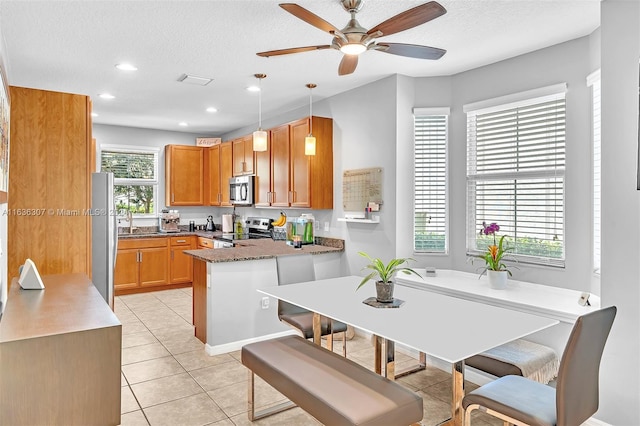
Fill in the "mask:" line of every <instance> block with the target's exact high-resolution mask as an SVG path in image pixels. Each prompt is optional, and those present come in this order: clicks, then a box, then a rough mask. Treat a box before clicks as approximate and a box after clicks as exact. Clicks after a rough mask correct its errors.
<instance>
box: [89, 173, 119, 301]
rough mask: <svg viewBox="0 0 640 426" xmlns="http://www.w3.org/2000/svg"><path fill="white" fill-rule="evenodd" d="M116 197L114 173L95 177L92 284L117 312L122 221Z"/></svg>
mask: <svg viewBox="0 0 640 426" xmlns="http://www.w3.org/2000/svg"><path fill="white" fill-rule="evenodd" d="M116 213H117V212H116V204H115V200H114V195H113V173H93V174H92V176H91V250H92V251H91V258H92V266H91V269H92V271H93V272H92V277H91V279H92V281H93V284H94V285H95V286H96V288H97V289H98V291H99V292H100V294H101V295H102V297H104V300H106V302H107V303H108V304H109V306H110V307H111V309H113V292H114V289H113V278H114V274H115V267H116V253H117V250H118V217H117V214H116Z"/></svg>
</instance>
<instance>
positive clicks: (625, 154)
mask: <svg viewBox="0 0 640 426" xmlns="http://www.w3.org/2000/svg"><path fill="white" fill-rule="evenodd" d="M601 29H602V34H601V43H602V46H601V59H602V73H601V82H602V284H601V286H602V302H603V305H605V306H609V305H616V306H617V307H618V316H617V318H616V320H615V323H614V325H613V330H612V331H611V335H610V337H609V341H608V342H607V346H606V347H605V352H604V356H603V359H602V367H601V375H600V377H601V388H600V395H601V398H600V402H601V408H600V410H599V411H598V414H597V416H596V417H597V418H599V419H602V420H605V421H607V422H608V423H610V424H614V425H638V424H640V377H639V376H640V369H639V368H638V367H639V364H640V350H639V346H640V314H639V309H638V307H639V305H640V262H638V259H640V199H639V197H640V193H639V192H638V191H637V190H636V176H637V175H636V173H637V167H638V164H637V155H638V142H639V141H638V60H639V59H640V3H639V2H637V1H630V0H628V1H621V0H616V1H612V0H605V1H603V2H602V3H601Z"/></svg>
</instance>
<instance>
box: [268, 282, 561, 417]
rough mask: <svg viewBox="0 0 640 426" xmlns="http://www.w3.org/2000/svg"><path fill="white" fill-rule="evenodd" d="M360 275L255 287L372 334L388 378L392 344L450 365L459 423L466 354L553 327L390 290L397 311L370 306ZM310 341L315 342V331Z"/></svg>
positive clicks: (545, 321)
mask: <svg viewBox="0 0 640 426" xmlns="http://www.w3.org/2000/svg"><path fill="white" fill-rule="evenodd" d="M361 280H362V277H360V276H353V275H352V276H346V277H339V278H330V279H323V280H316V281H308V282H302V283H296V284H289V285H282V286H275V287H267V288H263V289H258V291H259V292H261V293H264V294H266V295H268V296H271V297H273V298H276V299H279V300H283V301H286V302H289V303H292V304H294V305H297V306H300V307H302V308H305V309H308V310H309V311H312V312H314V313H315V314H316V315H315V318H314V319H315V321H314V325H317V324H319V322H320V321H319V320H320V317H321V316H324V317H328V318H332V319H334V320H338V321H341V322H344V323H346V324H350V325H352V326H353V327H355V328H358V329H360V330H363V331H365V332H368V333H371V334H372V335H374V336H376V342H382V344H378V343H376V366H375V368H376V371H377V372H380V371H381V369H380V367H379V365H380V364H379V359H380V355H379V352H380V350H381V348H380V347H381V346H383V347H385V348H386V349H385V353H384V354H383V356H384V357H385V358H386V360H385V361H386V362H384V363H383V364H384V367H383V369H384V374H385V375H386V376H387V377H388V378H390V379H394V377H395V374H394V371H395V370H394V367H393V365H394V342H395V343H398V344H402V345H404V346H406V347H408V348H412V349H414V350H416V351H419V352H423V353H426V354H428V355H430V356H433V357H435V358H438V359H441V360H443V361H446V362H449V363H451V365H452V368H451V371H452V384H453V392H452V400H451V419H450V420H449V421H448V422H447V423H449V424H453V425H456V426H460V425H462V423H463V415H464V410H463V409H462V398H463V397H464V360H465V359H466V358H468V357H470V356H472V355H476V354H478V353H481V352H484V351H486V350H488V349H491V348H494V347H496V346H499V345H502V344H504V343H507V342H509V341H512V340H515V339H518V338H521V337H524V336H527V335H529V334H531V333H534V332H536V331H540V330H543V329H545V328H548V327H551V326H553V325H555V324H558V322H559V321H557V320H555V319H550V318H546V317H541V316H537V315H533V314H528V313H524V312H519V311H515V310H511V309H506V308H501V307H497V306H492V305H487V304H483V303H478V302H473V301H470V300H464V299H460V298H455V297H451V296H446V295H443V294H438V293H433V292H430V291H426V290H422V289H415V288H410V287H405V286H401V285H396V286H395V293H394V298H395V299H399V300H402V301H404V303H403V304H402V305H401V306H400V307H397V308H376V307H373V306H370V305H367V304H365V303H363V300H365V299H367V298H369V297H370V296H373V295H374V293H375V289H374V286H373V283H372V284H371V285H370V286H364V287H362V289H361V290H359V291H356V287H357V286H358V284H359V283H360V281H361ZM314 331H316V333H315V335H314V341H315V342H316V343H318V344H319V343H320V330H319V328H318V329H317V330H314Z"/></svg>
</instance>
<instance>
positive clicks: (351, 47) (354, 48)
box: [340, 43, 367, 55]
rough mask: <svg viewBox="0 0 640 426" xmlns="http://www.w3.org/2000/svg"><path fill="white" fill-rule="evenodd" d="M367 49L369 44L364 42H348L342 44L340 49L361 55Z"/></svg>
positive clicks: (348, 53) (343, 51) (347, 53)
mask: <svg viewBox="0 0 640 426" xmlns="http://www.w3.org/2000/svg"><path fill="white" fill-rule="evenodd" d="M365 50H367V46H365V45H364V44H362V43H347V44H343V45H342V46H340V51H341V52H342V53H344V54H345V55H359V54H361V53H362V52H364V51H365Z"/></svg>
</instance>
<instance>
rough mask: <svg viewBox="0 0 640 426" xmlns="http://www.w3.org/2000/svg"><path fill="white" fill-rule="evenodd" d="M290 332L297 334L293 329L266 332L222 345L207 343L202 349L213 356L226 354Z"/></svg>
mask: <svg viewBox="0 0 640 426" xmlns="http://www.w3.org/2000/svg"><path fill="white" fill-rule="evenodd" d="M290 334H297V333H296V332H295V331H294V330H286V331H281V332H279V333H273V334H267V335H265V336H259V337H253V338H251V339H245V340H237V341H235V342H229V343H225V344H223V345H215V346H211V345H209V344H208V343H207V344H205V345H204V350H205V352H206V353H207V355H210V356H214V355H220V354H226V353H229V352H233V351H239V350H240V349H242V347H243V346H244V345H247V344H249V343H254V342H261V341H263V340H269V339H275V338H276V337H282V336H288V335H290Z"/></svg>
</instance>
